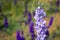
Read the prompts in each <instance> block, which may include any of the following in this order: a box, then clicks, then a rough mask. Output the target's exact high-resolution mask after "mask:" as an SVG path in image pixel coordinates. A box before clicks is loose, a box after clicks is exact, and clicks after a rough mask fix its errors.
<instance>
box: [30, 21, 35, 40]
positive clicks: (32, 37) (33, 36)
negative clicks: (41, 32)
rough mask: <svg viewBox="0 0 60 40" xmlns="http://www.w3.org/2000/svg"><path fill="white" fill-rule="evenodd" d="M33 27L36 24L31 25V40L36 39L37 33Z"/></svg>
mask: <svg viewBox="0 0 60 40" xmlns="http://www.w3.org/2000/svg"><path fill="white" fill-rule="evenodd" d="M33 26H34V23H33V22H31V23H30V35H31V40H34V39H35V33H34V28H33Z"/></svg>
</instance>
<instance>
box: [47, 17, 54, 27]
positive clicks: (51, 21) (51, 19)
mask: <svg viewBox="0 0 60 40" xmlns="http://www.w3.org/2000/svg"><path fill="white" fill-rule="evenodd" d="M53 20H54V18H53V17H51V18H50V22H49V25H48V28H49V27H50V26H51V25H52V23H53Z"/></svg>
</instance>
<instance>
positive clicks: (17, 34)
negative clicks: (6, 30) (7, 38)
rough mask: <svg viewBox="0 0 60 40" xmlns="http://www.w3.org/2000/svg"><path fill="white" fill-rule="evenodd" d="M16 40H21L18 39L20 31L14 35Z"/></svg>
mask: <svg viewBox="0 0 60 40" xmlns="http://www.w3.org/2000/svg"><path fill="white" fill-rule="evenodd" d="M16 40H21V38H20V31H17V33H16Z"/></svg>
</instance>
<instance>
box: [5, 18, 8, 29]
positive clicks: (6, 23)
mask: <svg viewBox="0 0 60 40" xmlns="http://www.w3.org/2000/svg"><path fill="white" fill-rule="evenodd" d="M4 27H5V28H8V18H7V17H5V18H4Z"/></svg>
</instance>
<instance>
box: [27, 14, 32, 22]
mask: <svg viewBox="0 0 60 40" xmlns="http://www.w3.org/2000/svg"><path fill="white" fill-rule="evenodd" d="M31 20H32V15H31V13H28V22H29V23H30V22H31Z"/></svg>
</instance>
